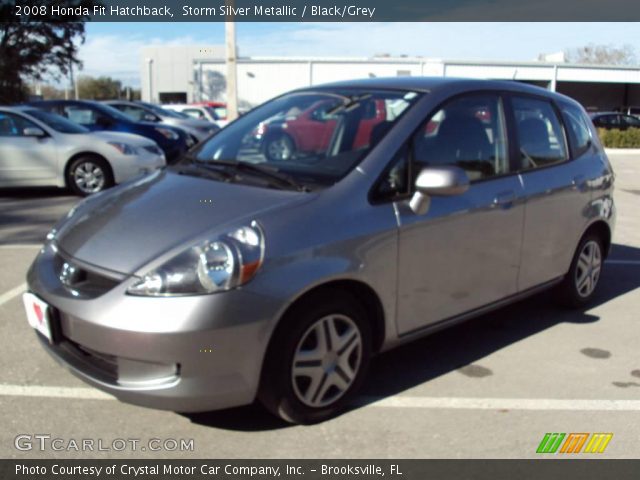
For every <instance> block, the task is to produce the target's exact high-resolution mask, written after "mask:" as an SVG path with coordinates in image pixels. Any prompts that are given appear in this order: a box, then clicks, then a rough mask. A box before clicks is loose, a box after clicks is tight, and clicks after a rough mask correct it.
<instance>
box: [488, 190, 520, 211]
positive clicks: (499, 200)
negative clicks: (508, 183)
mask: <svg viewBox="0 0 640 480" xmlns="http://www.w3.org/2000/svg"><path fill="white" fill-rule="evenodd" d="M515 200H516V192H514V191H513V190H507V191H505V192H500V193H498V194H497V195H496V196H495V198H494V199H493V203H492V204H491V207H492V208H497V207H501V208H504V209H507V208H511V207H512V206H513V202H515Z"/></svg>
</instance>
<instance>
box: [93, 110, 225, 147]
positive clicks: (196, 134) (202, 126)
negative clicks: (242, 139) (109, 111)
mask: <svg viewBox="0 0 640 480" xmlns="http://www.w3.org/2000/svg"><path fill="white" fill-rule="evenodd" d="M104 103H106V104H107V105H109V106H111V107H113V108H116V109H118V110H120V111H121V112H122V113H124V114H125V115H126V116H128V117H129V118H131V119H132V120H135V121H137V122H157V123H164V124H166V125H171V126H173V127H178V128H181V129H182V130H184V131H185V132H187V133H188V134H189V135H190V136H191V137H192V139H193V142H194V144H195V143H198V142H201V141H203V140H204V139H206V138H207V137H209V136H211V135H212V134H214V133H216V132H217V131H218V130H220V127H219V126H218V125H216V124H215V123H211V122H208V121H207V120H199V119H197V118H192V117H189V116H188V115H182V114H180V113H178V112H174V111H172V110H168V109H166V108H162V107H160V106H159V105H154V104H152V103H147V102H129V101H126V100H107V101H105V102H104Z"/></svg>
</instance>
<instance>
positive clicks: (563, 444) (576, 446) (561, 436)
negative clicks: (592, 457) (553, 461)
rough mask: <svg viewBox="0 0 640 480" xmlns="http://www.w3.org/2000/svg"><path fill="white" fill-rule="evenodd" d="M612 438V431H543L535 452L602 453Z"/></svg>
mask: <svg viewBox="0 0 640 480" xmlns="http://www.w3.org/2000/svg"><path fill="white" fill-rule="evenodd" d="M612 438H613V433H593V434H591V433H568V434H567V433H545V434H544V437H543V438H542V441H541V442H540V445H538V449H537V450H536V453H548V454H554V453H604V451H605V449H606V448H607V446H608V445H609V442H610V441H611V439H612ZM583 447H584V449H583Z"/></svg>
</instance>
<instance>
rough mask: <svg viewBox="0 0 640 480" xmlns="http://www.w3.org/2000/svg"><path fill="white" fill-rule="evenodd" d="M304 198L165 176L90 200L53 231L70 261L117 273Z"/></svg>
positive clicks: (167, 173) (156, 175) (130, 270)
mask: <svg viewBox="0 0 640 480" xmlns="http://www.w3.org/2000/svg"><path fill="white" fill-rule="evenodd" d="M308 195H310V194H305V193H299V192H293V191H289V190H272V189H265V188H258V187H252V186H247V185H242V184H237V183H233V184H229V183H223V182H218V181H214V180H209V179H205V178H199V177H192V176H186V175H180V174H178V173H176V172H174V171H171V170H167V169H165V170H162V171H158V172H156V173H154V174H151V175H148V176H146V177H143V178H142V179H138V180H136V181H132V182H129V183H126V184H123V185H121V186H119V187H116V188H113V189H110V190H107V191H105V192H103V193H99V194H97V195H94V196H91V197H88V199H87V200H85V201H84V202H82V203H81V204H79V205H78V206H77V207H76V208H75V209H74V210H72V211H71V212H70V213H69V215H68V216H67V219H66V220H63V221H62V222H61V223H60V224H59V225H58V226H57V227H56V230H57V233H56V243H57V246H58V248H60V250H62V251H63V252H65V253H66V254H67V255H70V256H72V257H73V258H76V259H78V260H80V261H82V262H86V263H89V264H93V265H96V266H99V267H101V268H104V269H108V270H112V271H115V272H118V273H121V274H136V273H138V274H143V273H144V272H139V271H138V270H139V269H140V268H142V267H145V266H147V265H148V264H149V263H150V262H152V261H153V260H155V259H157V258H158V257H160V256H161V255H163V254H165V253H167V252H170V251H173V250H176V253H178V251H180V250H182V249H183V248H187V247H189V246H190V244H191V243H192V242H195V241H196V240H198V239H199V238H200V237H201V236H202V235H205V234H208V232H210V233H211V235H216V234H221V233H225V232H226V231H227V229H231V228H235V227H236V226H239V225H238V224H242V223H248V222H250V221H251V220H254V219H257V218H258V215H259V214H264V213H265V212H266V211H267V210H270V209H273V208H276V207H278V206H282V205H285V204H289V203H295V202H297V201H303V200H304V199H305V198H308Z"/></svg>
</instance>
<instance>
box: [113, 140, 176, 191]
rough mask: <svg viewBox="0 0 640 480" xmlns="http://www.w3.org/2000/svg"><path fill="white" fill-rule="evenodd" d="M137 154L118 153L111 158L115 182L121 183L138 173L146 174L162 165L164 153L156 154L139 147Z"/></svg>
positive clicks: (163, 164)
mask: <svg viewBox="0 0 640 480" xmlns="http://www.w3.org/2000/svg"><path fill="white" fill-rule="evenodd" d="M139 150H140V153H138V154H137V155H119V156H118V157H115V158H113V159H112V160H111V166H112V168H113V176H114V180H115V182H116V183H123V182H125V181H127V180H129V179H131V178H135V177H137V176H139V175H146V174H148V173H151V172H154V171H155V170H158V169H159V168H162V167H164V166H165V165H166V164H167V162H166V161H165V158H164V154H156V153H151V152H149V151H146V150H144V149H142V148H140V149H139Z"/></svg>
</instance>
